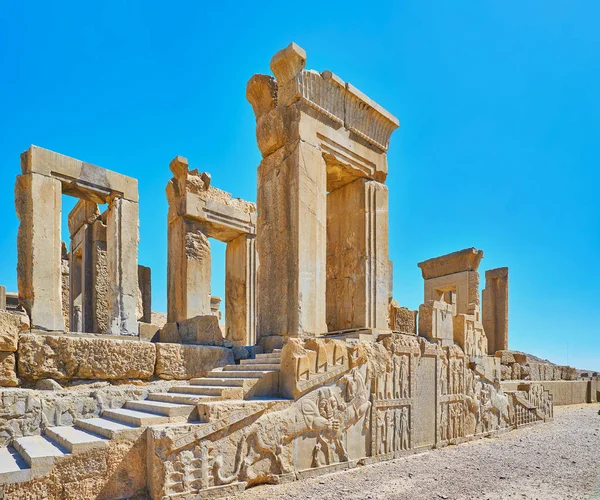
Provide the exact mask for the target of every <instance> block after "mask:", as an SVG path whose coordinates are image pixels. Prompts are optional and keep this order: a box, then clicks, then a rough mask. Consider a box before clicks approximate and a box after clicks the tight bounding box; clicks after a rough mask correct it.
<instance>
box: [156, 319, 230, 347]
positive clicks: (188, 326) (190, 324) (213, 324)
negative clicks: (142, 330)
mask: <svg viewBox="0 0 600 500" xmlns="http://www.w3.org/2000/svg"><path fill="white" fill-rule="evenodd" d="M160 342H164V343H170V344H195V345H212V346H219V347H221V346H222V345H223V333H222V332H221V327H220V326H219V318H217V317H216V316H214V315H212V314H209V315H206V316H196V317H195V318H190V319H186V320H185V321H180V322H179V323H167V324H166V325H165V326H164V327H163V329H162V330H161V331H160Z"/></svg>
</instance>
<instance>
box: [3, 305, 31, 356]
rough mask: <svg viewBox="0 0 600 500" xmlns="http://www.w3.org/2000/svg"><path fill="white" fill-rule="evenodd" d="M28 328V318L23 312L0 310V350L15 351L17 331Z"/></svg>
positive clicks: (17, 338)
mask: <svg viewBox="0 0 600 500" xmlns="http://www.w3.org/2000/svg"><path fill="white" fill-rule="evenodd" d="M28 328H29V319H28V318H27V316H25V315H24V314H18V313H12V312H7V311H0V351H5V352H15V351H16V350H17V346H18V344H19V333H20V332H22V331H24V330H27V329H28Z"/></svg>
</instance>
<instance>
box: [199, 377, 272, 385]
mask: <svg viewBox="0 0 600 500" xmlns="http://www.w3.org/2000/svg"><path fill="white" fill-rule="evenodd" d="M259 380H260V378H259V377H254V378H216V377H215V378H212V377H206V378H193V379H191V380H190V385H216V386H221V387H242V386H244V385H245V383H255V382H257V381H259Z"/></svg>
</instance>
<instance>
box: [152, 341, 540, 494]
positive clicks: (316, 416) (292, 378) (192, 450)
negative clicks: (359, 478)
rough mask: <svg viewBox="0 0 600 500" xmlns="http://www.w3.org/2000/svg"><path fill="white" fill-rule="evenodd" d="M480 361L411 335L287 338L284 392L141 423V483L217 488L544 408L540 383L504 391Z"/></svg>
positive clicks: (389, 453)
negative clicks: (189, 416)
mask: <svg viewBox="0 0 600 500" xmlns="http://www.w3.org/2000/svg"><path fill="white" fill-rule="evenodd" d="M489 359H491V360H494V358H489ZM492 364H493V365H494V366H496V367H497V366H498V365H499V362H498V361H495V362H494V363H492ZM495 371H496V372H497V368H496V370H495ZM490 372H491V370H490ZM486 373H487V370H486V369H485V368H484V367H482V366H478V365H473V364H471V362H470V361H469V358H468V357H466V356H465V354H464V352H463V351H462V349H460V348H459V347H458V346H450V347H441V346H440V345H438V344H437V343H432V342H428V341H427V340H425V339H424V338H421V337H415V336H412V335H403V334H395V333H394V334H392V335H390V336H388V337H385V338H383V339H382V340H381V341H378V342H358V343H354V344H351V345H349V344H346V343H345V342H344V341H343V340H334V339H311V340H303V339H289V340H288V342H287V343H286V344H285V346H284V348H283V351H282V354H281V383H280V386H281V387H282V393H283V394H284V395H286V396H288V397H289V398H290V399H288V400H287V401H272V400H271V401H262V402H260V401H253V402H251V403H252V404H249V405H241V404H239V403H240V402H235V401H231V402H219V403H212V404H211V403H207V404H206V407H207V408H205V411H204V412H203V414H206V415H210V416H211V420H210V422H211V423H210V425H205V426H204V427H202V426H195V425H193V424H190V425H183V426H177V427H170V428H165V427H163V428H156V429H151V431H150V433H149V440H148V452H149V454H148V460H149V462H148V479H149V483H148V489H149V492H150V494H151V495H152V497H153V498H164V497H172V496H179V495H181V496H182V497H186V498H204V497H205V496H208V495H211V496H214V497H219V496H225V495H228V494H233V493H234V492H236V491H240V490H243V489H244V488H246V487H248V486H252V485H256V484H262V483H273V482H281V481H289V480H295V479H298V478H304V477H310V476H313V475H317V474H322V473H329V472H333V471H336V470H345V469H348V468H351V467H356V466H358V465H365V464H369V463H373V462H376V461H382V460H390V459H393V458H398V457H401V456H404V455H408V454H411V453H414V452H416V451H423V450H429V449H431V448H435V447H442V446H446V445H448V444H456V443H461V442H463V441H467V440H470V439H473V438H476V437H481V436H489V435H493V434H495V433H498V432H504V431H506V430H508V429H510V428H514V427H516V426H519V425H525V424H531V423H535V422H541V421H544V420H547V419H550V418H552V398H551V396H550V395H549V394H548V392H547V391H545V390H544V389H543V388H542V387H541V386H540V384H528V385H527V387H515V388H512V390H510V391H506V392H504V391H502V389H500V387H499V386H498V385H496V384H495V383H494V382H493V380H490V378H489V376H488V375H487V374H486ZM213 413H214V415H213Z"/></svg>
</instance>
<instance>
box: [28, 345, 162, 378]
mask: <svg viewBox="0 0 600 500" xmlns="http://www.w3.org/2000/svg"><path fill="white" fill-rule="evenodd" d="M155 361H156V348H155V344H151V343H149V342H140V341H126V340H114V339H103V338H78V337H72V336H55V335H31V334H30V335H22V336H21V338H20V340H19V349H18V372H19V375H20V376H21V377H23V378H24V379H26V380H31V381H35V380H39V379H43V378H52V379H54V380H57V381H67V380H71V379H88V380H126V379H148V378H151V377H152V375H153V374H154V364H155Z"/></svg>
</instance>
